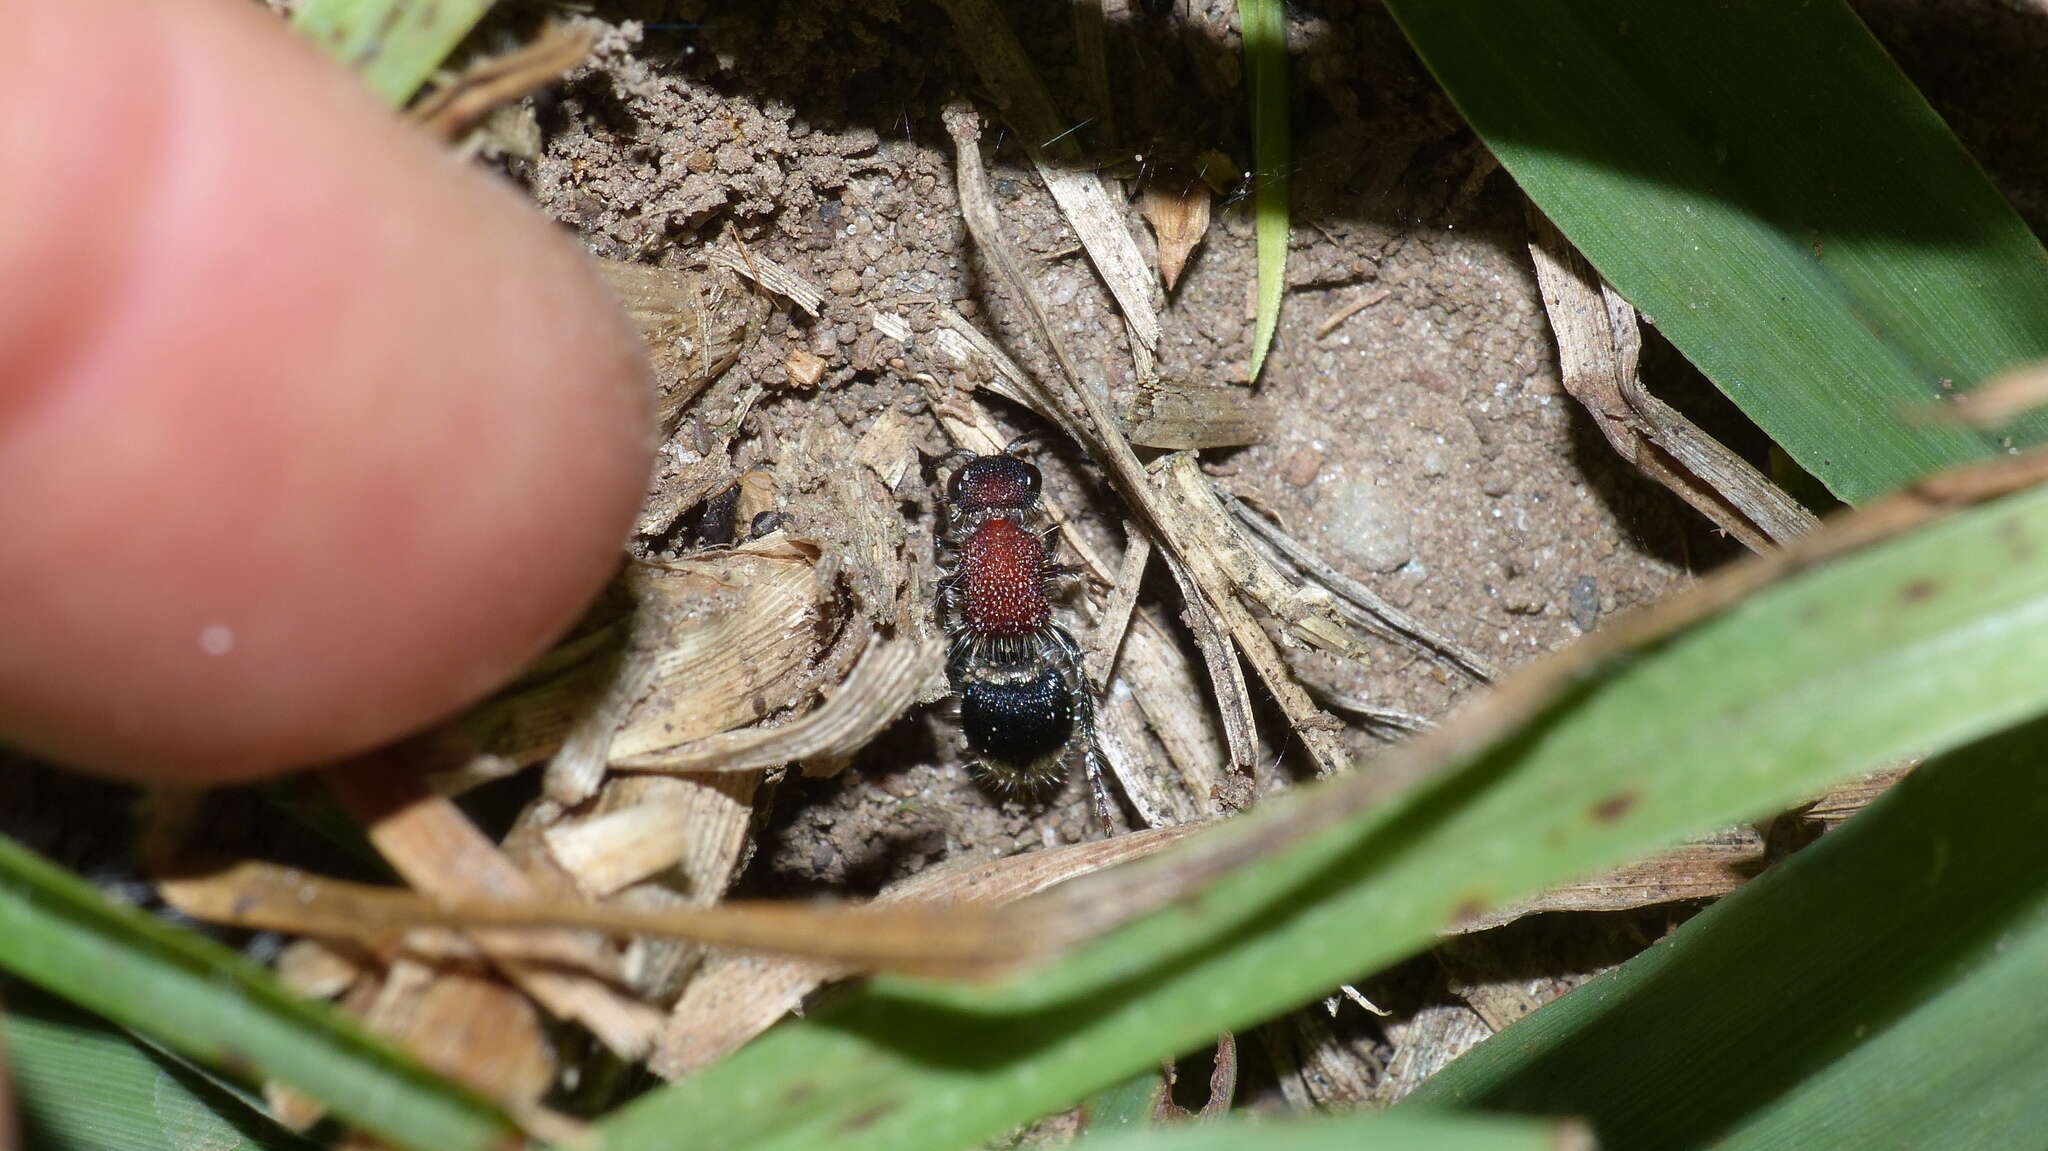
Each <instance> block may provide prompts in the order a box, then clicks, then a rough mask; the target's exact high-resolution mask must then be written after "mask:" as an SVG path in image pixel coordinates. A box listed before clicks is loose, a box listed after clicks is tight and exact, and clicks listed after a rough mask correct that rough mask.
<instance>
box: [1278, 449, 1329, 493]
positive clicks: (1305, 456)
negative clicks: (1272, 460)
mask: <svg viewBox="0 0 2048 1151" xmlns="http://www.w3.org/2000/svg"><path fill="white" fill-rule="evenodd" d="M1322 470H1323V453H1321V452H1319V451H1317V450H1315V449H1314V448H1302V449H1301V450H1300V451H1297V452H1295V453H1294V454H1293V455H1291V456H1289V457H1287V463H1286V466H1285V469H1284V470H1283V471H1282V472H1281V477H1282V478H1284V479H1285V480H1286V481H1287V482H1288V483H1290V484H1293V485H1294V486H1295V487H1298V488H1305V487H1307V486H1309V485H1310V484H1312V483H1314V482H1315V481H1316V473H1317V472H1320V471H1322Z"/></svg>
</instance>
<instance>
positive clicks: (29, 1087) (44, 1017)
mask: <svg viewBox="0 0 2048 1151" xmlns="http://www.w3.org/2000/svg"><path fill="white" fill-rule="evenodd" d="M24 991H27V989H10V990H9V992H8V994H7V1015H6V1023H5V1027H4V1028H0V1030H4V1033H5V1035H6V1040H7V1041H6V1050H7V1058H8V1062H9V1064H10V1070H11V1072H12V1075H13V1079H14V1088H15V1102H16V1106H17V1108H18V1110H19V1111H20V1114H21V1125H22V1127H23V1133H22V1138H23V1142H24V1145H26V1146H29V1147H90V1148H92V1149H93V1151H192V1149H193V1148H195V1147H204V1148H210V1149H218V1151H243V1149H249V1151H312V1149H313V1147H314V1144H313V1143H311V1142H310V1141H308V1140H306V1139H303V1138H300V1137H299V1136H297V1135H294V1134H292V1133H291V1132H289V1131H287V1130H285V1129H284V1128H282V1127H280V1126H278V1125H277V1124H276V1123H274V1122H272V1121H271V1120H270V1119H269V1118H268V1117H266V1116H263V1115H259V1114H257V1113H256V1112H254V1111H251V1110H250V1109H249V1108H247V1107H246V1106H244V1105H243V1104H242V1102H241V1101H240V1100H239V1099H236V1098H235V1097H233V1096H231V1095H229V1094H227V1093H226V1092H224V1091H222V1090H220V1089H219V1088H218V1087H216V1086H215V1085H213V1084H212V1083H209V1082H207V1081H205V1080H203V1079H200V1078H199V1077H197V1076H194V1075H191V1074H189V1069H187V1068H182V1067H179V1066H176V1065H172V1064H167V1063H166V1062H165V1061H164V1060H163V1059H162V1057H161V1056H159V1055H157V1054H156V1053H154V1052H151V1051H149V1050H148V1049H146V1048H144V1047H143V1046H141V1045H140V1044H138V1043H136V1042H135V1040H134V1039H132V1038H130V1037H129V1036H128V1035H126V1034H124V1033H123V1032H122V1031H120V1030H119V1029H118V1028H115V1027H113V1026H110V1025H109V1024H107V1023H105V1022H103V1021H101V1020H98V1019H95V1018H93V1017H92V1016H90V1015H87V1014H86V1013H84V1012H82V1011H79V1010H77V1009H76V1008H73V1007H69V1006H67V1005H65V1004H63V1003H61V1002H59V1001H57V1000H54V999H50V998H48V997H46V996H43V995H40V994H37V993H34V992H32V991H27V993H26V994H24V993H23V992H24Z"/></svg>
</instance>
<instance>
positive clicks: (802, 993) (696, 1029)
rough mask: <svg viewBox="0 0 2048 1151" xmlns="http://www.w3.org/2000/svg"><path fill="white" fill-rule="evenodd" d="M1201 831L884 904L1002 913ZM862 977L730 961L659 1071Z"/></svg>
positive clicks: (672, 1028)
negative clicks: (996, 908)
mask: <svg viewBox="0 0 2048 1151" xmlns="http://www.w3.org/2000/svg"><path fill="white" fill-rule="evenodd" d="M1196 826H1197V825H1192V824H1190V825H1184V826H1181V827H1170V828H1159V829H1155V830H1151V831H1141V832H1134V833H1132V834H1130V835H1123V836H1118V837H1117V838H1115V839H1111V840H1103V841H1098V842H1094V843H1076V844H1070V845H1068V846H1065V847H1057V848H1052V849H1050V850H1047V851H1039V852H1033V853H1031V854H1029V855H1020V856H1014V857H1012V858H1009V859H1000V860H993V861H989V862H983V863H964V864H952V865H943V866H939V867H934V868H931V869H929V870H927V871H924V872H922V873H920V874H918V875H916V876H913V877H912V878H910V879H907V880H904V881H903V882H902V883H899V884H897V885H896V886H894V887H892V888H890V889H889V890H887V891H885V892H883V893H882V895H881V896H880V897H879V898H877V900H876V902H877V903H880V904H889V903H903V902H917V903H927V904H933V905H937V906H945V905H947V904H953V903H959V902H962V901H966V900H973V901H975V902H977V903H982V904H989V905H1000V904H1005V903H1010V902H1013V901H1015V900H1018V899H1022V898H1024V897H1026V896H1029V895H1033V894H1036V893H1038V892H1041V891H1044V890H1046V889H1048V888H1050V887H1052V886H1054V885H1055V884H1059V883H1063V882H1065V881H1067V880H1069V879H1073V878H1076V877H1078V876H1082V875H1089V874H1092V873H1094V872H1097V871H1101V870H1102V869H1104V868H1107V867H1112V866H1115V865H1116V864H1119V863H1124V862H1127V861H1129V860H1133V859H1139V858H1143V857H1144V856H1146V855H1150V854H1152V853H1154V852H1156V851H1159V850H1160V849H1162V848H1164V847H1166V846H1168V845H1170V844H1173V843H1175V842H1177V841H1179V840H1180V839H1182V838H1184V837H1185V836H1186V835H1187V834H1188V833H1190V832H1192V831H1194V830H1195V829H1196ZM855 973H856V969H854V968H851V967H848V966H847V965H845V964H837V963H829V962H819V961H817V960H807V959H794V958H762V957H756V956H740V955H732V956H723V957H720V958H718V959H715V960H713V961H712V963H711V964H710V966H709V967H708V968H707V969H706V970H705V972H704V973H703V975H701V976H700V977H699V978H698V979H697V980H696V981H695V982H694V983H692V984H691V986H690V989H689V990H688V991H686V992H685V993H684V994H683V997H682V998H681V999H680V1000H678V1001H677V1002H676V1006H675V1011H674V1012H673V1014H671V1015H670V1017H669V1023H668V1027H667V1028H666V1029H665V1030H664V1031H663V1033H662V1038H661V1042H660V1046H659V1048H658V1050H657V1051H656V1053H655V1055H654V1058H653V1061H652V1066H653V1068H654V1070H655V1071H656V1072H657V1073H658V1074H660V1075H663V1076H665V1077H667V1078H671V1079H673V1078H675V1077H676V1076H679V1075H683V1074H687V1073H688V1072H691V1071H695V1070H697V1069H699V1068H702V1067H706V1066H709V1065H710V1064H712V1063H714V1062H716V1061H717V1060H719V1059H721V1058H723V1057H725V1056H726V1055H729V1054H731V1053H732V1052H733V1051H736V1050H738V1049H739V1047H740V1046H741V1045H742V1044H744V1043H746V1042H747V1041H748V1040H750V1039H752V1038H753V1037H754V1036H756V1035H759V1034H760V1033H761V1032H763V1031H766V1030H767V1029H768V1028H769V1027H770V1026H772V1025H773V1024H774V1023H775V1022H776V1021H777V1020H779V1019H781V1018H782V1017H783V1016H784V1015H787V1014H789V1013H790V1012H791V1011H793V1010H795V1009H796V1008H798V1007H799V1006H801V1005H802V1003H803V1001H804V999H805V997H807V996H809V995H810V994H811V993H812V992H813V991H815V990H816V989H817V988H819V987H820V986H822V985H824V984H826V983H829V982H831V981H833V980H837V979H844V978H846V977H847V976H849V975H853V974H855Z"/></svg>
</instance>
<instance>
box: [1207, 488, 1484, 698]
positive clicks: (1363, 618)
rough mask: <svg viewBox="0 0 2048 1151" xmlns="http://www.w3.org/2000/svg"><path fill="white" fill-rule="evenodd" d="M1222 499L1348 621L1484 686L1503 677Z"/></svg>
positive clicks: (1229, 498) (1234, 502)
mask: <svg viewBox="0 0 2048 1151" xmlns="http://www.w3.org/2000/svg"><path fill="white" fill-rule="evenodd" d="M1221 498H1222V499H1223V500H1224V502H1225V503H1226V504H1227V505H1228V506H1229V508H1230V512H1231V514H1232V515H1233V516H1234V517H1235V518H1236V519H1237V521H1238V522H1239V523H1241V524H1243V525H1244V526H1245V527H1247V528H1249V529H1251V532H1252V534H1253V536H1255V537H1257V539H1258V540H1259V542H1260V543H1261V544H1263V545H1264V546H1265V547H1266V548H1267V549H1269V550H1270V554H1272V555H1273V556H1274V557H1275V558H1276V559H1277V560H1279V561H1281V562H1284V563H1286V564H1288V565H1290V566H1292V567H1293V568H1294V569H1295V570H1296V571H1298V572H1299V573H1300V574H1301V576H1302V578H1303V579H1305V580H1308V581H1311V582H1313V583H1314V584H1316V585H1317V586H1319V587H1322V588H1325V589H1327V590H1328V591H1329V592H1330V594H1331V595H1332V596H1334V597H1335V603H1336V606H1337V607H1338V610H1339V611H1341V612H1342V613H1343V614H1344V617H1345V618H1346V619H1348V620H1350V621H1351V622H1353V623H1355V624H1357V625H1358V626H1360V627H1362V628H1365V629H1367V630H1369V631H1371V632H1373V633H1374V634H1377V635H1380V636H1384V637H1385V638H1387V639H1390V640H1393V641H1394V642H1396V643H1401V644H1404V645H1406V646H1408V647H1409V648H1411V649H1413V650H1415V651H1417V652H1420V653H1422V654H1424V655H1427V656H1429V657H1431V658H1432V659H1438V660H1441V661H1443V662H1444V663H1445V664H1446V665H1447V666H1449V667H1452V668H1455V669H1456V670H1458V671H1460V672H1463V673H1464V674H1465V675H1467V676H1470V677H1471V678H1472V679H1473V680H1475V681H1477V682H1479V683H1491V682H1492V681H1493V679H1494V677H1495V676H1496V675H1497V674H1498V673H1497V672H1496V671H1495V670H1494V668H1493V665H1492V664H1491V663H1490V662H1489V661H1488V660H1486V659H1485V657H1483V656H1481V655H1480V654H1479V653H1477V652H1475V651H1473V650H1471V649H1470V648H1467V647H1466V646H1464V645H1463V644H1460V643H1459V642H1458V641H1456V640H1454V639H1452V638H1451V637H1450V636H1448V635H1445V634H1444V633H1443V632H1441V631H1439V630H1437V629H1436V628H1433V627H1431V626H1429V625H1428V624H1426V623H1423V622H1422V621H1421V620H1419V619H1417V618H1415V617H1414V616H1412V615H1410V614H1409V613H1407V612H1405V611H1402V610H1401V609H1400V608H1398V607H1396V606H1394V605H1393V604H1392V603H1389V602H1388V601H1387V600H1386V598H1385V597H1383V596H1381V595H1379V594H1378V593H1377V592H1375V591H1373V590H1372V589H1371V588H1369V587H1366V586H1365V585H1364V584H1362V583H1360V582H1358V581H1357V580H1355V579H1352V578H1351V577H1350V576H1347V575H1345V574H1344V573H1343V572H1340V571H1338V570H1337V569H1336V568H1334V567H1331V566H1330V565H1329V564H1328V563H1327V562H1325V561H1324V560H1322V559H1321V558H1320V557H1318V556H1317V555H1316V553H1315V551H1314V550H1313V549H1311V548H1310V547H1309V546H1308V545H1307V544H1304V543H1302V542H1301V541H1300V540H1297V539H1295V538H1294V537H1293V536H1290V535H1288V534H1287V533H1286V532H1284V531H1282V530H1280V528H1279V526H1278V525H1277V524H1274V523H1273V522H1272V521H1271V520H1268V519H1267V518H1266V517H1264V516H1261V515H1259V514H1258V513H1257V512H1254V511H1253V510H1251V509H1250V508H1249V507H1246V506H1245V504H1244V502H1243V501H1241V500H1238V499H1236V498H1234V497H1232V496H1229V495H1227V494H1226V495H1223V496H1222V497H1221Z"/></svg>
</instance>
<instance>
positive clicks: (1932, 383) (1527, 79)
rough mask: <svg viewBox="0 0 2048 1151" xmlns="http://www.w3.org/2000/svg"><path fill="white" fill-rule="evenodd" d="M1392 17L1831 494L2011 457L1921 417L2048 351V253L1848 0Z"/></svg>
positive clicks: (1494, 3)
mask: <svg viewBox="0 0 2048 1151" xmlns="http://www.w3.org/2000/svg"><path fill="white" fill-rule="evenodd" d="M1387 7H1388V8H1389V9H1390V10H1391V11H1392V12H1393V13H1394V15H1395V17H1396V19H1398V20H1399V21H1400V23H1401V27H1402V29H1403V30H1404V31H1405V32H1406V33H1407V34H1408V37H1409V39H1410V40H1411V41H1413V42H1414V44H1415V46H1416V48H1417V49H1418V50H1419V51H1420V52H1421V53H1422V57H1423V59H1424V60H1425V61H1426V62H1427V63H1428V65H1429V67H1430V69H1431V71H1433V72H1434V73H1435V74H1436V77H1437V79H1438V80H1439V81H1441V82H1442V84H1443V86H1444V87H1445V88H1446V89H1447V90H1449V92H1450V94H1451V98H1452V99H1453V100H1454V101H1456V102H1457V105H1458V107H1459V109H1460V110H1461V111H1462V112H1463V113H1464V114H1465V117H1466V118H1467V119H1468V120H1469V121H1471V123H1472V126H1473V127H1474V128H1476V129H1478V131H1479V133H1480V135H1481V136H1482V137H1484V138H1485V140H1486V143H1487V146H1488V147H1490V148H1492V149H1493V152H1494V154H1495V155H1496V156H1498V157H1499V158H1500V161H1501V163H1502V164H1503V165H1504V166H1505V167H1506V168H1507V170H1508V171H1509V172H1510V173H1512V174H1513V175H1514V177H1515V179H1516V181H1517V182H1519V183H1520V184H1521V186H1522V189H1523V191H1525V192H1527V193H1528V194H1529V197H1530V199H1532V200H1534V201H1535V202H1536V204H1537V205H1538V206H1539V207H1541V208H1542V209H1543V211H1544V213H1545V214H1546V215H1548V216H1549V217H1550V219H1551V220H1552V221H1553V222H1555V223H1556V224H1557V226H1558V228H1559V229H1561V230H1562V231H1563V232H1564V234H1565V235H1566V236H1568V237H1570V238H1571V241H1572V243H1574V244H1576V245H1577V246H1578V247H1579V249H1580V250H1581V251H1583V252H1585V254H1586V256H1587V258H1589V259H1590V260H1591V261H1592V262H1593V264H1594V266H1595V267H1597V268H1598V269H1599V270H1600V272H1601V274H1602V275H1603V276H1605V277H1607V279H1608V280H1610V281H1611V282H1612V283H1613V284H1614V286H1615V287H1616V289H1618V290H1619V291H1620V292H1621V293H1622V295H1624V296H1626V297H1627V298H1628V299H1629V301H1630V302H1631V303H1633V304H1635V306H1636V307H1637V308H1639V309H1641V310H1642V311H1643V312H1644V314H1645V318H1647V319H1651V320H1653V322H1654V323H1655V324H1656V326H1657V328H1658V330H1659V331H1661V332H1663V333H1664V334H1665V335H1666V336H1667V337H1669V338H1670V340H1671V342H1672V343H1673V344H1675V345H1677V347H1678V349H1679V350H1680V351H1682V352H1684V353H1685V355H1686V356H1687V357H1688V358H1690V359H1691V360H1692V362H1693V363H1695V364H1697V365H1698V366H1699V368H1700V370H1701V371H1703V372H1705V373H1706V375H1707V377H1708V378H1709V379H1711V380H1712V381H1713V382H1714V384H1715V386H1716V387H1718V388H1720V389H1721V390H1722V391H1723V392H1725V393H1727V395H1728V396H1729V398H1730V399H1732V400H1734V401H1735V403H1736V404H1738V405H1739V406H1740V407H1741V408H1742V410H1743V411H1745V412H1746V413H1748V414H1749V416H1750V418H1751V419H1753V420H1755V421H1756V422H1757V424H1759V425H1760V426H1761V427H1762V428H1763V429H1764V431H1766V432H1767V433H1769V434H1770V435H1771V437H1772V438H1773V439H1775V440H1777V442H1778V443H1779V444H1781V445H1783V447H1784V448H1785V450H1786V451H1787V452H1789V453H1790V454H1791V455H1792V457H1793V458H1794V459H1796V460H1798V461H1799V463H1800V464H1801V466H1803V467H1805V468H1806V469H1807V470H1808V471H1810V472H1811V473H1813V475H1814V476H1816V477H1818V478H1819V479H1820V480H1821V482H1822V483H1824V484H1826V485H1827V487H1828V489H1829V490H1831V491H1832V492H1834V493H1835V494H1836V495H1838V496H1840V497H1841V498H1843V499H1845V500H1848V501H1850V502H1857V501H1860V500H1863V499H1865V498H1867V497H1869V496H1871V495H1873V494H1875V493H1878V492H1881V491H1884V490H1886V489H1889V488H1892V487H1896V486H1898V485H1899V484H1901V483H1903V482H1905V481H1906V480H1908V479H1911V478H1912V477H1914V476H1918V475H1921V474H1924V473H1926V472H1929V471H1933V470H1935V469H1937V468H1940V467H1943V466H1947V465H1950V464H1954V463H1957V462H1960V461H1964V460H1968V459H1972V458H1978V457H1983V456H1987V455H1990V454H1993V453H1995V452H1998V451H2000V450H2002V448H2003V445H2004V440H2003V438H2002V435H2001V434H2000V433H1997V432H1979V431H1972V430H1967V429H1964V428H1960V427H1956V426H1953V425H1941V424H1933V423H1925V422H1915V421H1913V420H1912V419H1910V418H1909V415H1910V413H1912V412H1914V411H1915V410H1917V409H1922V408H1925V407H1926V406H1927V405H1929V404H1932V403H1934V402H1936V401H1937V400H1939V399H1941V398H1942V397H1944V396H1947V395H1949V394H1952V393H1951V392H1950V391H1949V390H1948V389H1949V388H1950V387H1953V388H1954V389H1955V390H1957V391H1961V390H1965V389H1968V388H1970V387H1972V386H1974V385H1976V384H1977V383H1979V382H1981V381H1982V380H1984V379H1985V378H1986V377H1988V376H1990V375H1991V374H1993V373H1995V372H1998V371H2000V370H2001V369H2004V368H2009V367H2012V366H2013V365H2015V364H2018V363H2021V362H2025V361H2029V360H2035V359H2039V358H2041V357H2043V356H2048V257H2044V255H2043V253H2042V249H2041V245H2040V243H2039V242H2038V241H2037V240H2035V238H2034V237H2033V235H2032V234H2031V233H2029V232H2028V231H2027V228H2026V226H2025V224H2023V223H2022V222H2021V221H2020V219H2019V218H2018V217H2017V216H2016V215H2015V214H2014V213H2013V211H2012V209H2011V208H2010V207H2008V206H2007V205H2006V203H2005V201H2004V200H2003V199H2001V198H2000V197H1999V195H1998V192H1997V191H1996V190H1995V189H1994V188H1993V187H1992V186H1991V184H1990V182H1989V181H1988V180H1986V179H1985V177H1984V174H1983V173H1982V172H1981V171H1980V170H1979V169H1978V167H1977V165H1976V164H1975V163H1974V162H1973V161H1972V160H1971V159H1970V157H1969V155H1968V154H1967V153H1965V152H1964V151H1963V149H1962V146H1961V145H1960V144H1958V143H1957V142H1956V140H1955V138H1954V137H1953V136H1952V135H1950V134H1949V131H1948V129H1947V127H1946V125H1944V124H1943V123H1942V122H1941V120H1940V118H1939V117H1938V116H1936V115H1935V114H1934V112H1933V110H1932V109H1930V108H1929V107H1928V106H1927V104H1926V102H1925V101H1924V100H1923V99H1922V98H1921V96H1920V94H1919V92H1918V91H1916V90H1915V89H1914V88H1913V86H1912V85H1911V84H1910V83H1909V82H1908V81H1907V80H1906V78H1905V77H1904V76H1903V75H1901V74H1900V73H1899V71H1898V69H1897V67H1896V66H1894V65H1893V63H1892V61H1891V59H1890V58H1889V57H1887V56H1886V55H1885V53H1884V51H1883V49H1881V48H1880V47H1879V46H1878V45H1877V43H1876V41H1874V40H1873V39H1871V37H1870V34H1869V32H1868V31H1867V30H1865V28H1864V27H1863V25H1862V24H1861V23H1859V22H1858V21H1857V19H1856V16H1855V15H1854V14H1853V13H1852V12H1850V11H1849V9H1848V7H1847V6H1846V5H1845V4H1843V3H1842V2H1841V0H1811V2H1807V3H1798V4H1787V3H1783V2H1782V0H1728V2H1723V3H1714V4H1643V3H1639V2H1637V0H1388V4H1387ZM2009 430H2010V431H2012V433H2013V434H2014V435H2015V436H2016V438H2017V439H2018V441H2019V442H2021V443H2023V444H2024V443H2033V442H2038V441H2040V440H2041V439H2042V438H2043V437H2044V435H2048V419H2044V418H2041V417H2033V418H2029V419H2027V420H2024V421H2022V422H2021V423H2019V424H2017V425H2015V426H2014V428H2012V429H2009Z"/></svg>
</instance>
